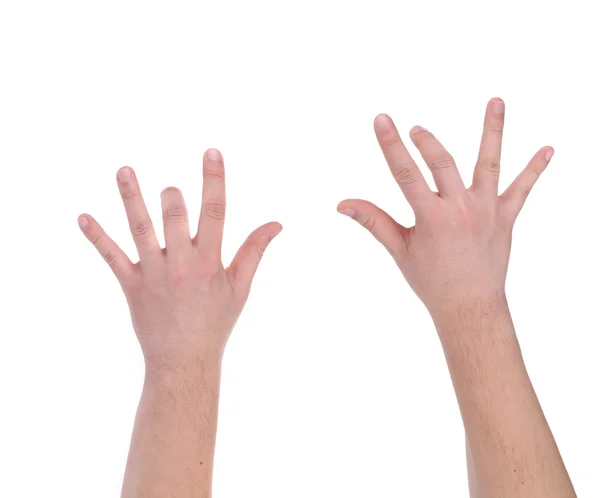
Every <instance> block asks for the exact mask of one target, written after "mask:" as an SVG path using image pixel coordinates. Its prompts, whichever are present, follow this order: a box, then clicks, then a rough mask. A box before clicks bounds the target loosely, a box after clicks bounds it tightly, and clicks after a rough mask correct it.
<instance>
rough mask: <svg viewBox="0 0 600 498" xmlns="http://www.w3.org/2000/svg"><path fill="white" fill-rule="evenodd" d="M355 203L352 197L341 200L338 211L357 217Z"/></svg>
mask: <svg viewBox="0 0 600 498" xmlns="http://www.w3.org/2000/svg"><path fill="white" fill-rule="evenodd" d="M354 206H355V203H354V202H353V201H352V199H347V200H345V201H342V202H340V203H339V204H338V205H337V212H338V213H340V214H343V215H344V216H348V217H350V218H355V217H356V209H355V207H354Z"/></svg>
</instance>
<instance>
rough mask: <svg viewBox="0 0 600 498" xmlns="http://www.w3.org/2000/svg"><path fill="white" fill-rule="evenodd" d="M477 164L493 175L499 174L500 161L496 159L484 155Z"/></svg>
mask: <svg viewBox="0 0 600 498" xmlns="http://www.w3.org/2000/svg"><path fill="white" fill-rule="evenodd" d="M479 165H480V166H481V168H483V169H484V170H486V171H488V172H489V173H492V174H494V175H499V174H500V161H497V160H496V159H492V158H491V157H486V158H484V159H482V160H481V161H480V162H479Z"/></svg>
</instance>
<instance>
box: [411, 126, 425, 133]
mask: <svg viewBox="0 0 600 498" xmlns="http://www.w3.org/2000/svg"><path fill="white" fill-rule="evenodd" d="M420 131H427V128H423V127H422V126H413V128H412V130H410V132H411V133H419V132H420Z"/></svg>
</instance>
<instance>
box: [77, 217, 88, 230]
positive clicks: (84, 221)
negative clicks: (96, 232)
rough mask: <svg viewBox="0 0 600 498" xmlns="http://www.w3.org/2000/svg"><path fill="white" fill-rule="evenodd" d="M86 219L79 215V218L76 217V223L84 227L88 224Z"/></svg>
mask: <svg viewBox="0 0 600 498" xmlns="http://www.w3.org/2000/svg"><path fill="white" fill-rule="evenodd" d="M88 223H89V221H88V219H87V218H86V217H85V216H80V217H79V218H77V224H78V225H79V228H85V227H87V226H88Z"/></svg>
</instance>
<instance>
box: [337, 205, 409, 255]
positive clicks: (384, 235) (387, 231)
mask: <svg viewBox="0 0 600 498" xmlns="http://www.w3.org/2000/svg"><path fill="white" fill-rule="evenodd" d="M337 210H338V212H339V213H341V214H344V215H346V216H349V217H350V218H352V219H353V220H355V221H357V222H358V223H360V224H361V225H362V226H363V227H365V228H366V229H367V230H368V231H369V232H371V233H372V234H373V236H374V237H375V238H376V239H377V240H378V241H379V242H381V244H383V246H384V247H385V248H386V249H387V250H388V252H389V253H390V254H391V255H392V256H393V257H394V258H396V257H398V256H399V255H400V253H401V251H402V250H403V249H404V248H405V247H406V238H405V236H406V235H407V234H408V229H407V228H405V227H403V226H402V225H400V224H399V223H396V221H395V220H394V219H393V218H392V217H391V216H390V215H389V214H387V213H386V212H385V211H384V210H383V209H381V208H379V207H377V206H376V205H375V204H372V203H371V202H368V201H363V200H360V199H347V200H345V201H342V202H340V203H339V205H338V208H337Z"/></svg>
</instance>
